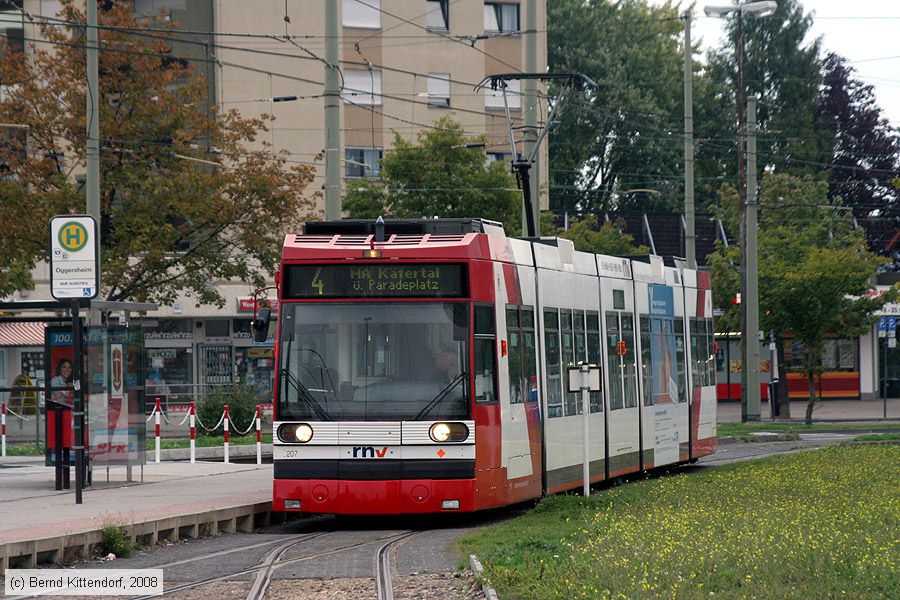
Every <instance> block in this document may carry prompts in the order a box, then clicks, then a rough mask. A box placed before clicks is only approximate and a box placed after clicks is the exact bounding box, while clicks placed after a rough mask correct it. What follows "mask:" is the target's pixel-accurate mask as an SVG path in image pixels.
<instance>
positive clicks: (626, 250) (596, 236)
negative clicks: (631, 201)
mask: <svg viewBox="0 0 900 600" xmlns="http://www.w3.org/2000/svg"><path fill="white" fill-rule="evenodd" d="M623 227H624V223H622V222H621V221H616V222H613V221H606V222H605V223H603V225H600V224H599V223H598V219H597V215H586V216H585V217H584V218H583V219H577V218H576V219H571V220H570V221H569V228H568V229H563V228H560V227H556V225H555V224H554V222H553V213H550V212H545V213H541V231H544V232H549V231H555V234H554V235H556V236H558V237H561V238H566V239H567V240H572V242H573V243H574V244H575V249H576V250H581V251H584V252H593V253H595V254H609V255H611V256H628V255H631V254H648V253H649V252H650V249H649V248H647V246H644V245H636V244H635V243H634V237H633V236H631V235H630V234H628V233H625V232H624V231H623Z"/></svg>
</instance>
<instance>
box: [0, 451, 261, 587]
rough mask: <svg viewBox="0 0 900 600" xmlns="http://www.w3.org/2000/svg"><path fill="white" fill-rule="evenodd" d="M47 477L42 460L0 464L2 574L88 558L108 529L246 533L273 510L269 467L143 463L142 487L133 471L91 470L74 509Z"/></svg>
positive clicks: (66, 493)
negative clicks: (44, 563)
mask: <svg viewBox="0 0 900 600" xmlns="http://www.w3.org/2000/svg"><path fill="white" fill-rule="evenodd" d="M53 477H54V471H53V469H51V468H47V467H45V466H43V459H42V458H41V459H35V458H15V457H12V458H5V459H0V571H2V570H4V569H5V568H7V566H10V564H20V563H23V562H24V563H25V564H35V563H37V562H42V561H49V562H53V561H58V560H62V559H63V558H65V557H67V556H70V555H72V554H76V555H77V554H82V553H86V552H89V551H90V549H91V546H93V545H94V544H96V543H97V542H98V541H99V539H100V536H99V531H100V529H101V528H102V527H103V526H104V525H107V524H110V523H114V524H121V525H126V526H129V527H130V528H131V534H132V535H133V536H136V537H141V538H142V539H143V540H144V541H148V542H150V543H155V542H156V541H158V540H159V539H169V540H173V541H174V540H177V539H178V538H179V537H197V536H198V535H201V534H203V533H215V532H217V531H220V530H225V531H234V530H246V531H250V530H252V529H253V528H254V527H255V526H258V525H259V524H261V523H263V522H267V521H268V519H269V516H270V511H271V500H272V465H271V464H269V465H260V466H257V465H256V464H249V465H248V464H233V463H232V464H224V463H222V462H197V463H194V464H190V463H188V462H161V463H159V464H156V463H149V464H147V465H145V466H144V470H143V483H141V481H140V477H141V472H140V469H139V468H135V469H134V470H133V477H134V478H135V479H137V480H138V481H131V482H129V481H126V470H125V467H111V468H110V478H109V482H108V483H107V480H106V469H105V468H101V469H95V470H94V485H93V486H92V487H91V488H88V489H85V490H84V492H83V503H82V504H80V505H78V504H75V493H74V490H63V491H55V490H54V479H53ZM72 485H73V486H74V477H73V478H72Z"/></svg>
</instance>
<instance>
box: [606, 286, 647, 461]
mask: <svg viewBox="0 0 900 600" xmlns="http://www.w3.org/2000/svg"><path fill="white" fill-rule="evenodd" d="M600 294H601V300H600V306H601V309H602V311H603V314H602V317H601V324H602V327H603V339H604V344H603V346H604V356H605V360H606V365H605V366H606V368H605V369H604V380H605V386H604V387H605V390H606V394H605V396H606V429H607V462H606V464H607V477H618V476H620V475H624V474H626V473H631V472H634V471H637V470H639V469H640V424H639V420H640V414H639V407H638V385H637V359H636V356H637V355H636V352H635V350H636V346H635V318H634V291H633V289H632V286H631V282H630V281H627V280H624V279H608V278H601V280H600Z"/></svg>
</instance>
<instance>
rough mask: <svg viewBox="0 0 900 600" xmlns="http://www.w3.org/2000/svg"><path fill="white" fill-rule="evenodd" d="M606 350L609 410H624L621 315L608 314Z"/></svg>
mask: <svg viewBox="0 0 900 600" xmlns="http://www.w3.org/2000/svg"><path fill="white" fill-rule="evenodd" d="M606 340H607V344H606V349H607V355H608V356H609V358H608V365H607V370H608V371H609V409H610V410H619V409H620V408H624V406H625V403H624V395H623V389H622V358H623V357H622V356H620V355H619V352H621V345H620V344H619V342H621V341H622V336H621V332H620V331H619V314H618V313H615V312H607V313H606Z"/></svg>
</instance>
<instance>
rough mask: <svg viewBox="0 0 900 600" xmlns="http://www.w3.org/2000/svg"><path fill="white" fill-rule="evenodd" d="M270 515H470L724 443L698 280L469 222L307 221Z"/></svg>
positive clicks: (287, 320) (294, 270) (292, 292)
mask: <svg viewBox="0 0 900 600" xmlns="http://www.w3.org/2000/svg"><path fill="white" fill-rule="evenodd" d="M277 281H278V284H279V293H278V299H279V323H278V334H277V335H278V338H277V361H278V366H277V373H278V376H277V377H276V391H275V423H274V432H275V435H274V440H273V442H274V473H275V480H274V509H275V510H277V511H298V512H309V513H336V514H388V513H391V514H393V513H428V512H441V511H475V510H481V509H486V508H491V507H497V506H503V505H507V504H513V503H516V502H521V501H524V500H528V499H531V498H536V497H539V496H541V495H542V494H545V493H552V492H557V491H562V490H566V489H572V488H577V487H580V486H581V485H582V479H581V477H582V467H583V465H582V461H583V446H582V439H583V436H582V426H583V414H582V402H581V400H580V397H579V396H578V395H577V394H572V393H568V392H567V391H566V381H565V374H566V368H567V367H568V366H570V365H576V364H579V363H585V362H588V363H593V364H597V365H599V366H601V371H602V380H603V391H602V392H595V393H592V394H591V397H590V402H589V410H590V414H589V415H588V417H589V446H590V448H589V452H590V466H589V468H590V475H591V481H592V482H599V481H602V480H604V479H607V478H612V477H616V476H620V475H623V474H627V473H631V472H636V471H639V470H641V469H651V468H655V467H660V466H663V465H668V464H673V463H679V462H686V461H690V460H694V459H696V458H697V457H699V456H702V455H705V454H710V453H712V452H714V451H715V448H716V426H715V423H716V402H715V357H714V352H713V329H712V322H711V315H712V310H711V294H710V289H709V278H708V276H707V274H706V273H702V272H696V271H692V270H688V269H686V268H684V267H683V266H682V265H681V264H680V263H678V262H674V261H673V262H672V265H671V266H666V265H665V264H664V261H663V259H662V258H660V257H657V256H650V257H648V258H647V259H646V260H645V261H644V260H629V259H625V258H619V257H612V256H599V255H594V254H588V253H584V252H577V251H575V250H574V248H573V246H572V244H571V242H569V241H568V240H564V239H557V238H547V239H540V240H522V239H513V238H509V237H506V235H505V234H504V232H503V228H502V226H500V225H499V224H496V223H492V222H488V221H481V220H464V219H455V220H453V219H450V220H447V219H438V220H422V221H388V222H387V223H386V224H384V225H383V226H379V225H377V224H376V223H375V222H373V221H337V222H323V223H308V224H307V226H306V230H305V234H304V235H289V236H287V238H286V240H285V244H284V254H283V260H282V264H281V270H280V272H279V275H278V278H277Z"/></svg>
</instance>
